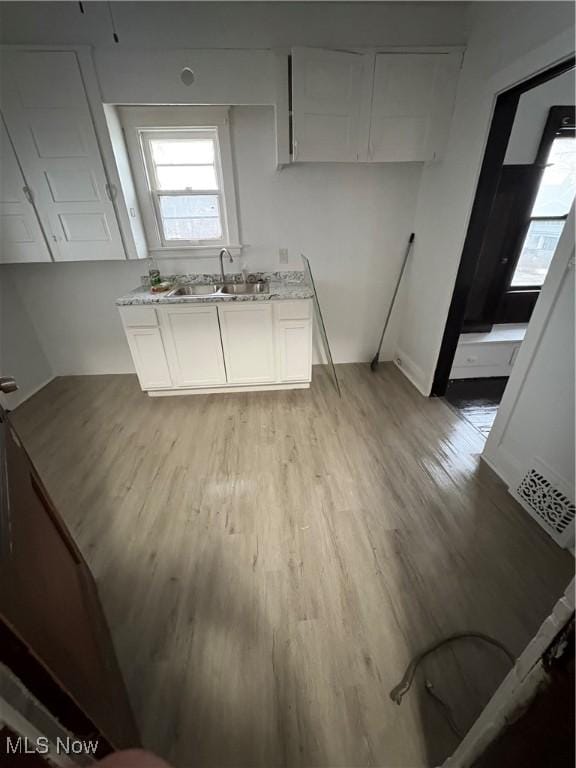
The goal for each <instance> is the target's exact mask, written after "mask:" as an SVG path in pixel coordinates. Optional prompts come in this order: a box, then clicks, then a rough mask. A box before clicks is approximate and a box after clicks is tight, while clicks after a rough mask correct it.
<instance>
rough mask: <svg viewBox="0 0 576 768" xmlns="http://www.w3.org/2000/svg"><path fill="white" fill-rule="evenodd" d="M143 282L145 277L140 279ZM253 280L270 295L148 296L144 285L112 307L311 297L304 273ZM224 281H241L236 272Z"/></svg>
mask: <svg viewBox="0 0 576 768" xmlns="http://www.w3.org/2000/svg"><path fill="white" fill-rule="evenodd" d="M144 279H145V278H144ZM162 280H167V281H169V282H172V283H174V284H175V285H176V284H186V283H195V284H206V285H211V284H214V283H218V282H220V280H221V278H220V275H219V274H194V275H170V276H163V277H162ZM255 280H267V281H268V282H269V283H270V293H249V294H244V295H232V296H231V295H228V294H218V295H217V296H215V295H213V294H212V295H209V296H194V297H193V298H190V297H189V296H188V297H186V296H167V295H166V293H150V290H149V288H148V287H147V286H146V285H141V286H139V287H138V288H135V289H134V290H133V291H130V293H127V294H125V295H124V296H120V297H119V298H118V299H116V305H117V306H120V307H126V306H130V305H132V304H214V303H220V302H227V301H278V300H295V299H310V298H312V297H313V295H314V291H313V289H312V286H311V285H310V284H309V283H308V281H307V280H306V276H305V274H304V272H301V271H285V272H255V273H250V275H249V276H248V282H254V281H255ZM226 282H230V283H239V282H242V275H241V274H240V273H231V274H227V275H226Z"/></svg>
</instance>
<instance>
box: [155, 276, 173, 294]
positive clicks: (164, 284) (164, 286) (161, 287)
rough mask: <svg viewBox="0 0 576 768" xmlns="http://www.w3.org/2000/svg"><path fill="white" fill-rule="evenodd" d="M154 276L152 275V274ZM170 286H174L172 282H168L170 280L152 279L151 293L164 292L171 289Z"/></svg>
mask: <svg viewBox="0 0 576 768" xmlns="http://www.w3.org/2000/svg"><path fill="white" fill-rule="evenodd" d="M150 278H152V276H150ZM170 288H172V283H170V282H168V280H162V281H161V282H159V283H154V284H153V283H152V281H150V293H164V291H169V290H170Z"/></svg>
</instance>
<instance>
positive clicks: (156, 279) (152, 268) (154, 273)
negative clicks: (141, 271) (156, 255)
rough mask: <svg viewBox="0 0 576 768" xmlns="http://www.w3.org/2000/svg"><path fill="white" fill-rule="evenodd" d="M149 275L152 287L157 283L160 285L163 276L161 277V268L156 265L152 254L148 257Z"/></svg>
mask: <svg viewBox="0 0 576 768" xmlns="http://www.w3.org/2000/svg"><path fill="white" fill-rule="evenodd" d="M148 277H149V279H150V288H152V286H155V285H160V283H161V282H162V278H161V277H160V270H159V269H158V267H157V266H156V264H155V262H154V259H153V258H152V256H149V257H148Z"/></svg>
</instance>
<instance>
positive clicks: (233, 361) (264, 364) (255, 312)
mask: <svg viewBox="0 0 576 768" xmlns="http://www.w3.org/2000/svg"><path fill="white" fill-rule="evenodd" d="M218 314H219V315H220V327H221V330H222V346H223V348H224V360H225V361H226V379H227V381H228V383H229V384H267V383H271V382H274V381H276V372H275V365H274V329H273V320H272V306H271V305H270V304H268V303H263V302H244V303H242V304H221V305H220V306H219V307H218Z"/></svg>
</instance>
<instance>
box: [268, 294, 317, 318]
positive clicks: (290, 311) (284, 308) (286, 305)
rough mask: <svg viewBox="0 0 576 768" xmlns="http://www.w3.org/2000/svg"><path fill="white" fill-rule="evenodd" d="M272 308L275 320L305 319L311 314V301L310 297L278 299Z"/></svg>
mask: <svg viewBox="0 0 576 768" xmlns="http://www.w3.org/2000/svg"><path fill="white" fill-rule="evenodd" d="M274 309H275V310H276V319H277V320H307V319H308V318H309V317H310V314H311V309H312V302H311V300H310V299H299V300H298V301H279V302H277V303H276V304H275V306H274Z"/></svg>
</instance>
